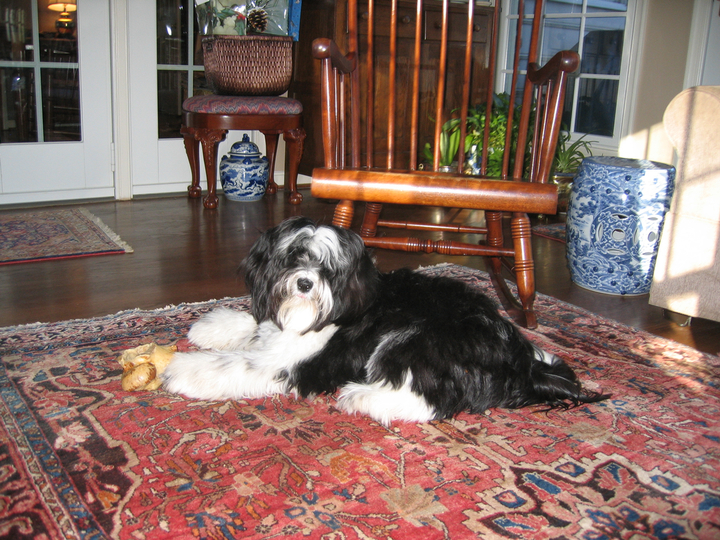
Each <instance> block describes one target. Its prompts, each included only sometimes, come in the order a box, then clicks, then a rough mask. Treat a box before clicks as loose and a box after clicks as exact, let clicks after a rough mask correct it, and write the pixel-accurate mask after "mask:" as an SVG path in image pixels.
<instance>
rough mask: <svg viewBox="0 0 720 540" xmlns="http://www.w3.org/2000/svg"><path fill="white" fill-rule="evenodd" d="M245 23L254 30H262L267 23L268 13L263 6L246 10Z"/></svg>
mask: <svg viewBox="0 0 720 540" xmlns="http://www.w3.org/2000/svg"><path fill="white" fill-rule="evenodd" d="M247 24H248V25H249V26H250V28H252V29H253V30H255V31H256V32H264V31H265V29H266V28H267V25H268V13H267V11H265V10H264V9H263V8H253V9H251V10H250V11H248V14H247Z"/></svg>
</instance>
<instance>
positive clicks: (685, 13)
mask: <svg viewBox="0 0 720 540" xmlns="http://www.w3.org/2000/svg"><path fill="white" fill-rule="evenodd" d="M644 8H645V9H643V10H639V11H638V13H637V14H636V16H637V17H641V18H642V19H641V20H640V24H641V25H642V27H643V28H644V32H645V34H644V39H643V40H642V41H641V42H640V43H639V46H640V47H641V49H640V59H639V62H638V65H639V70H638V73H637V74H636V76H637V87H636V95H635V114H634V115H633V118H632V121H631V123H630V130H629V135H628V136H626V137H624V138H623V140H622V141H621V143H620V149H619V155H620V156H622V157H630V158H644V159H651V160H654V161H660V162H663V163H672V161H673V159H674V158H673V149H672V145H671V144H670V141H669V139H668V138H667V135H666V134H665V129H664V127H663V124H662V118H663V114H664V113H665V108H666V107H667V105H668V104H669V103H670V101H671V100H672V99H673V98H674V97H675V96H676V95H677V94H679V93H680V92H681V91H682V90H683V89H684V85H683V83H684V78H685V70H686V62H687V58H688V49H689V43H690V29H691V25H692V15H693V3H692V2H689V1H688V0H646V2H645V5H644ZM638 96H642V99H638Z"/></svg>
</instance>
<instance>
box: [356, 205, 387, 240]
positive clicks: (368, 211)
mask: <svg viewBox="0 0 720 540" xmlns="http://www.w3.org/2000/svg"><path fill="white" fill-rule="evenodd" d="M381 211H382V204H379V203H367V204H366V205H365V216H364V217H363V222H362V227H361V228H360V236H362V237H363V238H375V236H376V235H377V223H378V218H379V217H380V212H381Z"/></svg>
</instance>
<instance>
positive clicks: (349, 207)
mask: <svg viewBox="0 0 720 540" xmlns="http://www.w3.org/2000/svg"><path fill="white" fill-rule="evenodd" d="M354 215H355V205H354V204H353V202H352V201H340V202H339V203H338V204H337V206H336V207H335V213H334V214H333V220H332V224H333V225H335V226H337V227H342V228H343V229H349V228H350V227H351V226H352V220H353V216H354Z"/></svg>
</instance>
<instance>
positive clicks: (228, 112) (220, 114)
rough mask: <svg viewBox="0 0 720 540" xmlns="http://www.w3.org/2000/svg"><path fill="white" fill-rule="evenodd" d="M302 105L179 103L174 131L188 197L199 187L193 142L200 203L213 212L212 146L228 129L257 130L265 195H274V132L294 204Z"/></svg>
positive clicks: (212, 98) (211, 98)
mask: <svg viewBox="0 0 720 540" xmlns="http://www.w3.org/2000/svg"><path fill="white" fill-rule="evenodd" d="M302 110H303V109H302V104H301V103H300V102H299V101H296V100H294V99H290V98H284V97H265V96H259V97H255V96H218V95H205V96H193V97H190V98H188V99H186V100H185V101H184V102H183V125H182V128H181V129H180V132H181V133H182V134H183V137H184V140H185V151H186V152H187V155H188V160H189V161H190V169H191V172H192V184H191V185H190V186H189V187H188V196H189V197H192V198H197V197H200V196H201V195H202V188H201V187H200V159H199V158H200V155H199V143H202V149H203V159H204V161H205V173H206V175H207V182H208V193H207V195H206V196H205V198H204V199H203V205H204V206H205V208H216V207H217V205H218V197H217V194H216V186H217V155H218V144H219V143H220V141H222V140H224V139H225V136H226V135H227V132H228V130H257V131H260V132H261V133H262V134H263V135H264V136H265V146H266V152H267V157H268V161H269V162H270V167H269V169H270V175H269V178H268V187H267V191H266V193H270V194H272V193H276V192H277V184H276V183H275V178H274V176H275V155H276V153H277V142H278V137H279V135H280V133H282V134H283V139H284V140H285V142H286V144H287V152H288V156H289V168H288V170H287V171H286V174H285V185H286V189H287V190H288V191H289V192H290V202H291V203H292V204H300V203H301V202H302V195H301V194H300V193H298V190H297V175H298V166H299V164H300V157H301V156H302V147H303V141H304V140H305V130H304V129H303V128H302Z"/></svg>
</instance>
